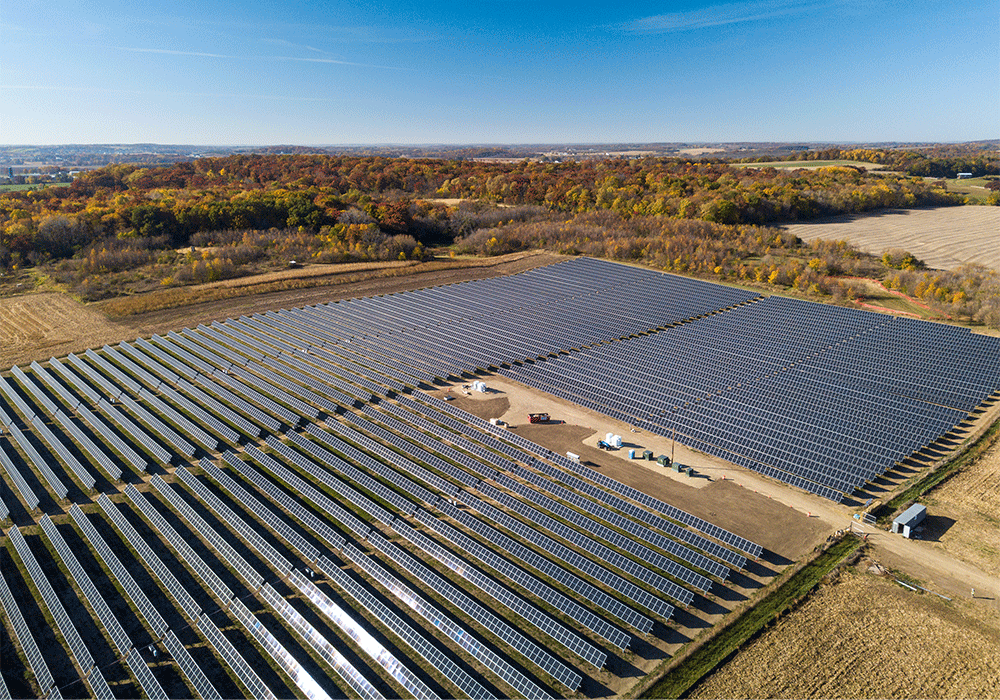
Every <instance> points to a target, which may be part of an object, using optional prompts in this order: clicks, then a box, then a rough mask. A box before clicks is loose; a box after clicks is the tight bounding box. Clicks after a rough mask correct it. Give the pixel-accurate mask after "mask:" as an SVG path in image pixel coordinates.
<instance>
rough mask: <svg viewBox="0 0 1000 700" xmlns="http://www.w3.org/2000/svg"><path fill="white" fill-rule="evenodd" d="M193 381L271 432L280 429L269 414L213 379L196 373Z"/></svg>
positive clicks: (258, 432)
mask: <svg viewBox="0 0 1000 700" xmlns="http://www.w3.org/2000/svg"><path fill="white" fill-rule="evenodd" d="M195 381H196V382H198V383H199V384H201V385H202V386H203V387H205V388H206V389H207V390H208V391H210V392H211V393H213V394H215V395H216V396H218V397H219V398H220V399H222V400H223V401H226V402H227V403H229V404H231V405H233V406H235V407H236V408H237V409H238V410H239V411H240V413H242V414H243V415H245V416H249V417H250V418H252V419H253V420H255V421H257V422H258V423H260V424H261V425H263V426H264V427H265V428H266V429H267V430H269V431H270V432H272V433H273V432H278V431H279V430H281V423H279V422H278V421H276V420H275V419H274V418H272V417H271V416H269V415H267V414H266V413H264V412H263V411H261V410H260V409H258V408H256V407H255V406H252V405H250V404H249V403H248V402H247V401H245V400H244V399H242V398H241V397H239V396H237V395H236V394H234V393H233V392H231V391H228V390H227V389H224V388H222V387H221V386H219V384H218V383H217V382H216V381H215V380H214V379H212V378H209V377H206V376H203V375H198V376H197V377H196V378H195ZM181 386H182V387H183V385H181ZM295 418H296V420H297V419H298V416H296V417H295ZM260 432H261V431H260V430H259V429H258V430H257V434H258V435H259V434H260ZM251 434H252V433H251ZM255 437H256V436H255Z"/></svg>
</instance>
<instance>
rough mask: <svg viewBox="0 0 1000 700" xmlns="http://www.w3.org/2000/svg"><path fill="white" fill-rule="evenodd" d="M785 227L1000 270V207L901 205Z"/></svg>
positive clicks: (804, 235)
mask: <svg viewBox="0 0 1000 700" xmlns="http://www.w3.org/2000/svg"><path fill="white" fill-rule="evenodd" d="M785 229H786V230H787V231H789V232H791V233H793V234H795V235H796V236H798V237H799V238H801V239H803V240H806V241H811V240H814V239H817V238H823V239H826V240H844V241H847V242H849V243H853V244H854V245H856V246H858V248H860V249H861V250H864V251H867V252H869V253H874V254H875V255H881V254H882V253H883V252H885V251H886V250H891V249H900V248H901V249H903V250H906V251H909V252H910V253H913V254H914V255H915V256H917V258H919V259H920V260H923V261H924V262H925V263H927V266H928V267H931V268H936V269H941V270H953V269H955V268H957V267H959V266H960V265H962V264H964V263H980V264H982V265H985V266H987V267H989V268H992V269H994V270H1000V236H997V231H1000V207H986V206H982V207H977V206H965V207H941V208H935V209H907V210H898V209H897V210H888V211H885V212H882V213H879V214H871V215H867V216H847V217H836V218H833V219H828V220H826V221H816V222H810V223H803V224H790V225H788V226H785Z"/></svg>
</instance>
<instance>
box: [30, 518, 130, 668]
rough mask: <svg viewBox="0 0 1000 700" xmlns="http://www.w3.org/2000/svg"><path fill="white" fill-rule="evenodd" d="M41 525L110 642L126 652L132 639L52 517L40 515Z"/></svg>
mask: <svg viewBox="0 0 1000 700" xmlns="http://www.w3.org/2000/svg"><path fill="white" fill-rule="evenodd" d="M39 522H40V524H41V526H42V532H44V533H45V536H46V537H47V538H48V540H49V542H50V543H52V547H53V549H55V551H56V555H57V556H58V557H59V559H60V560H61V561H62V563H63V565H64V566H65V567H66V569H67V571H69V574H70V578H72V579H73V581H74V582H75V583H76V585H77V587H78V588H79V589H80V590H81V591H83V595H84V597H85V598H86V599H87V602H88V603H89V604H90V607H91V609H93V610H94V612H95V613H97V618H98V620H100V622H101V625H102V626H103V627H104V629H105V631H106V632H107V633H108V636H109V637H110V638H111V642H112V643H113V644H114V645H115V647H117V649H118V653H119V654H126V653H127V652H128V650H129V649H130V648H131V647H132V640H131V639H129V636H128V634H126V632H125V630H124V629H122V626H121V624H120V623H119V622H118V619H117V618H116V617H115V616H114V615H113V614H112V612H111V609H110V608H109V607H108V604H107V603H106V602H105V600H104V598H102V597H101V594H100V593H98V592H97V587H96V586H95V585H94V582H93V581H92V580H91V579H90V576H88V575H87V572H86V571H84V570H83V567H82V566H80V562H79V560H77V558H76V555H75V554H73V550H71V549H70V548H69V545H67V544H66V540H64V539H63V536H62V535H61V534H59V530H58V529H57V528H56V526H55V524H54V523H53V522H52V519H51V518H49V516H48V515H46V516H44V517H42V519H41V520H40V521H39Z"/></svg>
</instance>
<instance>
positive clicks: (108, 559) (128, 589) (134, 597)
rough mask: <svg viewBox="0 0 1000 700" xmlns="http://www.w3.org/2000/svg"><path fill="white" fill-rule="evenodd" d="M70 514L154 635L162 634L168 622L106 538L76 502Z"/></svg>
mask: <svg viewBox="0 0 1000 700" xmlns="http://www.w3.org/2000/svg"><path fill="white" fill-rule="evenodd" d="M69 514H70V517H71V518H73V522H74V523H76V525H77V527H79V528H80V530H81V531H82V532H83V538H84V540H86V541H87V542H89V543H90V546H91V547H93V548H94V551H96V552H97V555H98V556H99V557H100V559H101V561H102V562H104V565H105V566H106V567H107V568H108V569H109V570H110V571H111V574H112V575H113V576H114V577H115V580H116V581H118V585H120V586H121V587H122V590H123V591H124V592H125V597H126V599H127V600H128V601H129V602H130V603H131V604H132V605H134V606H135V608H136V610H138V611H139V615H140V616H141V617H142V619H143V620H145V622H146V625H147V626H148V627H149V628H150V629H151V630H152V631H153V636H154V637H160V636H162V635H163V633H164V632H165V631H166V630H167V623H166V622H165V621H164V620H163V617H162V616H161V615H160V613H159V612H157V610H156V608H154V607H153V604H152V603H150V602H149V598H147V597H146V593H145V592H144V591H143V590H142V589H141V588H139V586H138V584H136V582H135V579H133V578H132V574H130V573H129V572H128V570H127V569H126V568H125V567H124V566H122V563H121V561H120V560H119V559H118V557H117V555H115V553H114V552H113V551H111V547H109V546H108V543H107V542H105V541H104V538H103V537H101V535H100V534H99V533H98V532H97V530H96V529H95V528H94V526H93V525H92V524H91V522H90V520H88V519H87V516H86V515H84V513H83V511H82V510H80V506H78V505H76V504H75V503H74V504H73V505H72V506H70V509H69Z"/></svg>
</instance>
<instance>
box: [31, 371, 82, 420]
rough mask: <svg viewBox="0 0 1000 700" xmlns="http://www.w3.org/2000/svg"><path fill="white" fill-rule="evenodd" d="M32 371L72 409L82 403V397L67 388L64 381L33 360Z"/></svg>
mask: <svg viewBox="0 0 1000 700" xmlns="http://www.w3.org/2000/svg"><path fill="white" fill-rule="evenodd" d="M31 372H32V374H34V375H35V377H37V378H38V379H40V380H41V381H42V382H43V383H44V384H45V385H46V386H47V387H48V388H49V389H51V390H52V391H53V392H54V393H55V394H56V395H57V396H59V398H60V399H62V400H63V401H65V402H66V405H68V406H69V407H70V410H72V409H75V408H76V407H77V406H78V405H79V404H80V399H79V398H77V396H76V395H74V394H73V392H71V391H70V390H69V389H67V388H66V387H65V386H64V385H63V384H62V382H60V381H58V380H57V379H56V378H55V377H53V376H52V375H51V374H49V373H48V371H47V370H46V369H45V368H44V367H42V366H41V365H40V364H38V362H35V361H32V363H31Z"/></svg>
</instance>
